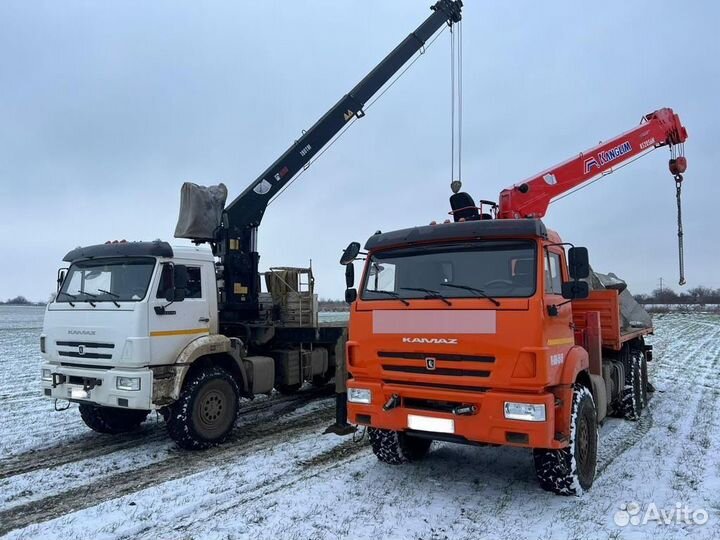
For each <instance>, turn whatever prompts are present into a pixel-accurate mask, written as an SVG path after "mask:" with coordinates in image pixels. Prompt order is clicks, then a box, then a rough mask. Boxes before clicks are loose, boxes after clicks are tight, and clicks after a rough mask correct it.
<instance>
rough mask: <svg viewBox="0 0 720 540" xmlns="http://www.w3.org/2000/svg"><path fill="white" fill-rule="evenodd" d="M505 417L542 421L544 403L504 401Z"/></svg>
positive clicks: (543, 419) (543, 417) (543, 418)
mask: <svg viewBox="0 0 720 540" xmlns="http://www.w3.org/2000/svg"><path fill="white" fill-rule="evenodd" d="M505 418H508V419H510V420H527V421H528V422H544V421H545V405H536V404H533V403H513V402H511V401H506V402H505Z"/></svg>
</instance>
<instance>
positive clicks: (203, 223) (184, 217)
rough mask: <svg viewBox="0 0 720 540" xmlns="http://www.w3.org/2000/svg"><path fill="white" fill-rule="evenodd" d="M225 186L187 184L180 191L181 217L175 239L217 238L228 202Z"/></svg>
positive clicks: (202, 239) (200, 239) (204, 239)
mask: <svg viewBox="0 0 720 540" xmlns="http://www.w3.org/2000/svg"><path fill="white" fill-rule="evenodd" d="M227 193H228V191H227V187H225V184H218V185H217V186H207V187H206V186H199V185H198V184H193V183H192V182H185V183H184V184H183V186H182V189H181V191H180V215H179V216H178V222H177V226H176V227H175V238H189V239H190V240H196V241H200V242H203V241H209V240H213V239H214V238H215V231H216V230H217V228H218V227H219V226H220V223H221V220H222V213H223V210H224V209H225V201H226V200H227Z"/></svg>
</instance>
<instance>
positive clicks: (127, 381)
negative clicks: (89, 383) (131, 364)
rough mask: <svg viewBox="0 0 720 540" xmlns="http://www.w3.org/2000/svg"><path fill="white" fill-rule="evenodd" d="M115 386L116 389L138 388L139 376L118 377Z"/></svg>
mask: <svg viewBox="0 0 720 540" xmlns="http://www.w3.org/2000/svg"><path fill="white" fill-rule="evenodd" d="M115 386H116V387H117V389H118V390H140V377H118V378H117V382H116V383H115Z"/></svg>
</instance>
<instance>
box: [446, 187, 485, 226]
mask: <svg viewBox="0 0 720 540" xmlns="http://www.w3.org/2000/svg"><path fill="white" fill-rule="evenodd" d="M450 208H452V212H453V219H454V220H455V221H460V220H461V219H463V220H465V221H477V220H479V219H480V214H479V213H478V209H477V207H476V206H475V201H474V200H473V198H472V196H471V195H470V194H469V193H465V192H464V191H461V192H460V193H455V194H453V195H451V196H450Z"/></svg>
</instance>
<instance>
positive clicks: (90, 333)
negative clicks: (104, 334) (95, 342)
mask: <svg viewBox="0 0 720 540" xmlns="http://www.w3.org/2000/svg"><path fill="white" fill-rule="evenodd" d="M68 334H70V335H71V336H94V335H95V330H68Z"/></svg>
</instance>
